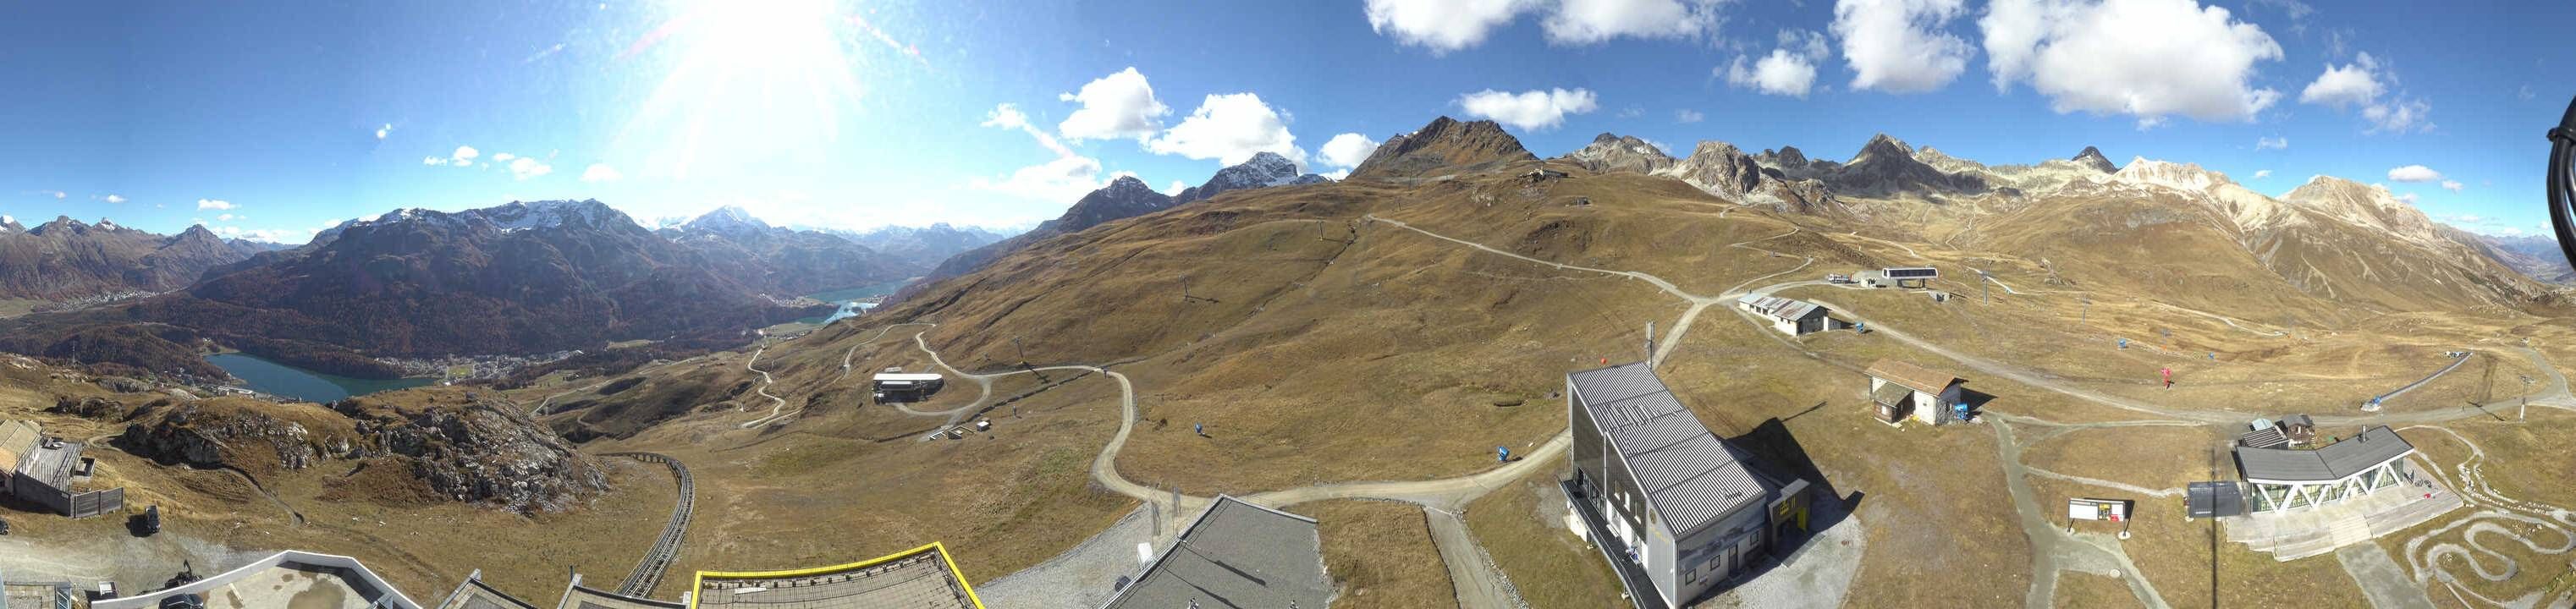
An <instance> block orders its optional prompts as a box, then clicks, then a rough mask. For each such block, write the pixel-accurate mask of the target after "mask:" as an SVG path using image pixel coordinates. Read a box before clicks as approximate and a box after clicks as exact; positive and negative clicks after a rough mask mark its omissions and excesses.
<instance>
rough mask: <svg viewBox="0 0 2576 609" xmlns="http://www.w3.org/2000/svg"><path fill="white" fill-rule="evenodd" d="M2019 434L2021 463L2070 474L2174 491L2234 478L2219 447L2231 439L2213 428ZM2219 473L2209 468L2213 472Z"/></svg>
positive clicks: (2106, 429)
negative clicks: (2193, 485) (2020, 436)
mask: <svg viewBox="0 0 2576 609" xmlns="http://www.w3.org/2000/svg"><path fill="white" fill-rule="evenodd" d="M2033 432H2034V433H2030V434H2029V435H2027V436H2025V437H2023V438H2022V440H2021V441H2022V442H2023V443H2024V446H2023V447H2022V454H2021V456H2022V463H2024V464H2026V465H2029V466H2031V467H2034V468H2039V469H2044V470H2048V471H2052V472H2056V473H2060V474H2065V475H2069V476H2081V477H2086V478H2095V479H2101V480H2109V481H2112V482H2124V483H2128V484H2134V485H2138V486H2140V487H2144V488H2148V489H2156V490H2164V489H2175V490H2179V489H2182V488H2184V487H2185V486H2188V485H2189V484H2190V483H2192V482H2198V481H2203V480H2217V479H2221V478H2232V477H2234V473H2233V472H2232V471H2227V470H2233V469H2234V465H2233V464H2232V462H2226V461H2223V459H2226V457H2224V456H2223V453H2221V452H2220V449H2219V448H2218V447H2219V446H2220V445H2222V444H2225V443H2226V442H2228V441H2230V440H2231V439H2232V438H2231V437H2230V436H2229V435H2228V434H2222V433H2220V432H2219V430H2218V429H2217V428H2215V427H2212V426H2197V425H2196V426H2189V427H2164V426H2156V427H2096V428H2083V429H2064V430H2054V429H2049V428H2045V427H2038V428H2033ZM2214 469H2215V470H2219V471H2213V470H2214Z"/></svg>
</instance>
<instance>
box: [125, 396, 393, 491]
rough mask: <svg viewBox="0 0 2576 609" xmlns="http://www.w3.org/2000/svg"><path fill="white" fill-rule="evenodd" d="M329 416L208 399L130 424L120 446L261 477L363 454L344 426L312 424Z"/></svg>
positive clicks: (303, 408)
mask: <svg viewBox="0 0 2576 609" xmlns="http://www.w3.org/2000/svg"><path fill="white" fill-rule="evenodd" d="M273 411H288V412H273ZM282 414H283V415H285V416H281V415H282ZM327 414H328V413H327V412H324V411H321V410H320V409H319V408H316V407H313V406H310V405H288V404H269V403H266V402H259V401H256V400H244V399H231V400H220V401H215V400H209V401H205V402H195V403H188V404H179V405H173V406H172V407H169V408H166V409H162V410H161V411H159V412H154V413H152V414H150V415H148V416H146V417H145V418H144V419H143V420H140V421H136V422H135V423H134V424H133V425H129V426H126V428H125V432H124V433H123V434H120V435H118V436H117V438H116V440H115V442H116V447H117V448H118V449H119V450H123V451H125V452H128V453H132V454H134V455H136V456H140V457H144V458H148V459H152V460H154V461H158V462H160V463H162V464H165V465H178V464H185V465H190V466H195V467H204V468H226V469H234V470H238V471H241V472H243V473H244V474H248V475H250V476H252V477H254V478H257V477H263V476H266V475H268V474H270V473H273V472H277V471H280V470H297V469H304V468H307V467H312V466H314V465H316V464H318V463H320V462H321V461H322V460H323V459H324V458H328V457H348V456H353V455H356V454H358V453H357V446H358V443H357V442H356V441H355V438H353V437H352V434H351V433H350V432H349V428H348V426H347V425H346V424H345V422H341V423H340V424H336V425H327V426H320V427H323V429H319V430H317V429H315V427H317V426H315V425H307V423H308V422H313V421H316V420H317V419H325V418H327ZM298 415H301V416H298Z"/></svg>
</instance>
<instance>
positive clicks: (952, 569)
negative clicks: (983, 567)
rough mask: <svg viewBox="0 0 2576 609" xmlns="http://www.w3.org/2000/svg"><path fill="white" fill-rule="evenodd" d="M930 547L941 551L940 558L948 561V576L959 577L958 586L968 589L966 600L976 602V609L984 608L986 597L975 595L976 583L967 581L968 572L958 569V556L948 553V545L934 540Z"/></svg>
mask: <svg viewBox="0 0 2576 609" xmlns="http://www.w3.org/2000/svg"><path fill="white" fill-rule="evenodd" d="M930 547H931V548H932V549H935V550H938V551H939V560H942V561H946V562H947V563H948V576H949V577H954V578H957V587H959V588H964V589H966V602H969V603H974V604H975V609H984V599H982V598H977V597H976V596H975V585H974V584H970V583H966V572H964V571H959V570H957V557H955V556H950V555H948V546H946V545H942V544H940V543H939V542H936V541H933V542H930Z"/></svg>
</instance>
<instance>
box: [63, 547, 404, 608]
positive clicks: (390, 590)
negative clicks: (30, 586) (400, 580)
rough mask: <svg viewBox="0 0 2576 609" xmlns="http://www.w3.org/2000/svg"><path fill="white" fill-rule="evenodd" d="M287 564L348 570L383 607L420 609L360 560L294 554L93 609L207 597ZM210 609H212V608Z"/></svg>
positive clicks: (149, 605) (94, 605)
mask: <svg viewBox="0 0 2576 609" xmlns="http://www.w3.org/2000/svg"><path fill="white" fill-rule="evenodd" d="M287 563H295V564H303V565H312V566H317V567H336V568H339V569H343V570H346V571H347V572H348V573H347V575H346V576H347V577H348V578H350V579H355V580H358V581H361V582H365V584H366V585H367V586H369V587H373V588H375V589H377V590H381V591H383V592H384V596H383V597H382V598H378V599H376V601H377V603H378V604H379V605H380V606H383V607H387V608H389V609H421V606H420V604H419V603H414V602H412V601H411V597H408V596H403V593H402V591H401V590H396V589H394V586H393V584H389V583H385V580H384V578H381V577H377V576H376V572H374V571H370V570H367V566H366V565H363V564H359V563H358V559H355V558H350V557H347V556H333V555H330V554H314V553H310V552H297V551H294V550H287V551H284V552H279V553H276V554H270V555H268V557H267V558H262V559H259V560H254V561H251V562H250V564H246V565H242V566H239V567H234V568H233V569H232V570H230V571H225V572H223V573H221V574H218V575H215V576H213V577H208V578H205V579H200V580H197V581H196V582H195V583H191V584H188V585H185V586H180V587H177V588H170V589H166V590H155V591H152V592H145V593H142V594H137V595H134V596H128V597H125V598H119V599H111V600H103V601H98V602H95V603H91V604H90V609H154V608H156V607H159V606H160V602H161V599H163V598H167V597H171V596H177V595H181V594H206V593H208V592H212V591H214V590H217V589H221V588H224V587H227V586H231V585H232V583H233V582H234V581H238V580H240V579H242V578H243V577H246V576H248V575H250V574H253V573H258V572H260V571H262V570H266V569H268V568H271V567H276V566H278V565H282V564H287ZM209 606H213V605H212V604H209Z"/></svg>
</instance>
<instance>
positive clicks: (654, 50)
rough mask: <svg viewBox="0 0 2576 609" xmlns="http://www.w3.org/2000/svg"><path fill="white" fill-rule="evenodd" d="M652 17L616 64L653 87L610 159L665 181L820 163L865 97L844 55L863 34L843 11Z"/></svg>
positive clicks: (735, 9) (736, 4)
mask: <svg viewBox="0 0 2576 609" xmlns="http://www.w3.org/2000/svg"><path fill="white" fill-rule="evenodd" d="M663 13H664V14H665V15H668V17H667V20H666V21H663V22H662V23H661V24H660V25H659V26H658V27H656V28H654V29H653V30H651V32H650V33H648V34H646V35H645V36H643V37H642V38H641V39H639V40H637V41H636V43H635V44H634V45H633V46H632V47H630V48H629V49H628V52H627V54H626V55H627V59H630V60H636V61H637V62H638V64H637V65H636V66H635V68H634V69H635V70H636V77H637V78H647V79H651V78H658V79H659V82H658V83H657V84H655V85H654V86H653V89H652V93H651V95H650V96H649V97H648V98H647V99H646V100H645V102H644V104H643V105H642V106H641V107H639V108H637V109H636V113H635V115H634V118H633V119H631V120H630V121H629V122H628V123H627V125H626V127H625V129H624V130H623V131H622V132H621V133H620V135H619V138H618V146H619V148H620V149H621V150H626V151H630V152H631V153H635V154H637V155H638V156H641V157H643V159H644V166H645V167H647V168H648V170H649V171H655V172H660V173H664V174H666V175H669V176H671V177H673V178H687V177H688V176H689V175H690V174H691V173H693V172H726V173H729V174H741V173H759V172H763V171H764V170H769V171H774V170H778V169H782V168H783V167H782V166H796V165H804V164H816V163H822V162H824V161H825V159H824V157H826V156H828V153H829V150H830V147H831V144H832V143H833V142H835V141H836V140H838V138H839V136H840V128H841V120H842V118H841V117H843V116H847V115H852V114H855V111H856V109H857V108H856V105H857V102H858V100H859V99H860V97H861V96H862V95H863V94H864V93H865V91H866V90H865V87H863V86H862V85H861V83H860V80H859V70H860V69H861V68H863V67H864V65H863V62H862V61H861V58H860V57H858V55H857V54H856V53H855V52H854V51H855V50H856V47H857V46H858V45H857V42H858V40H859V37H861V36H866V35H869V34H866V33H863V32H861V31H859V30H858V29H857V28H854V27H852V26H851V25H850V23H851V21H850V18H849V17H848V16H847V15H848V14H849V11H847V10H845V9H844V7H842V6H840V5H839V4H838V3H836V2H832V1H830V0H767V1H748V2H740V1H723V0H700V1H679V2H674V3H673V4H671V5H670V6H669V7H668V10H666V11H664V12H663ZM656 68H658V70H657V69H656Z"/></svg>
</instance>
